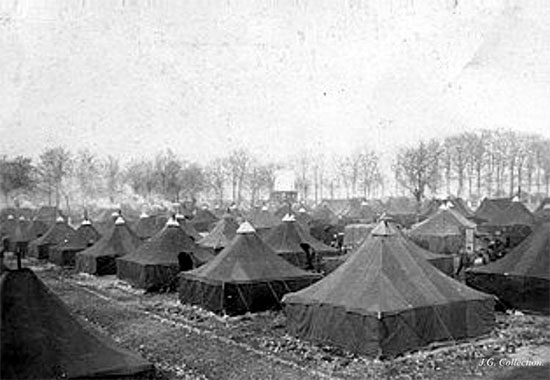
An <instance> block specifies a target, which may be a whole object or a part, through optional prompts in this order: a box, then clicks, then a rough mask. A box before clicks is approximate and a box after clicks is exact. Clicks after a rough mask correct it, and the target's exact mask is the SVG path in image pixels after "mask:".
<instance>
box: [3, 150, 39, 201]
mask: <svg viewBox="0 0 550 380" xmlns="http://www.w3.org/2000/svg"><path fill="white" fill-rule="evenodd" d="M31 162H32V161H31V159H30V158H28V157H23V156H17V157H15V158H14V159H11V160H10V159H8V158H7V157H6V156H2V157H0V191H2V193H3V194H4V197H5V200H6V205H7V204H8V203H9V199H10V195H13V194H15V193H17V192H19V191H30V190H31V189H32V188H33V186H34V178H33V173H34V167H33V166H32V163H31ZM14 202H15V200H14Z"/></svg>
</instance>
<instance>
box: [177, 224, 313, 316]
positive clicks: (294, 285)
mask: <svg viewBox="0 0 550 380" xmlns="http://www.w3.org/2000/svg"><path fill="white" fill-rule="evenodd" d="M317 279H319V275H317V274H314V273H308V272H305V271H303V270H301V269H300V268H297V267H295V266H293V265H292V264H290V263H288V262H287V261H285V260H284V259H282V258H280V257H279V256H278V255H277V254H276V253H275V252H273V250H272V249H271V248H270V247H269V246H268V245H267V244H266V243H264V242H263V241H262V240H261V239H260V238H259V237H258V235H257V234H256V231H255V230H254V228H253V227H252V226H251V225H250V224H249V223H248V222H244V223H243V224H242V225H241V226H240V227H239V230H238V232H237V235H236V236H235V238H234V239H233V240H232V241H231V243H230V244H229V245H228V246H227V247H225V248H224V249H223V250H222V251H221V252H220V253H219V254H218V255H217V256H216V257H215V258H214V259H212V261H210V262H209V263H207V264H206V265H203V266H202V267H200V268H197V269H194V270H192V271H189V272H183V273H181V274H180V284H179V297H180V301H181V302H182V303H190V304H194V305H199V306H202V307H204V308H206V309H209V310H211V311H213V312H216V313H227V314H230V315H235V314H242V313H245V312H247V311H251V312H253V311H261V310H266V309H270V308H273V307H278V306H279V302H280V299H281V297H282V296H283V294H285V293H287V292H290V291H295V290H298V289H301V288H303V287H304V286H308V285H309V284H311V283H312V282H314V281H316V280H317Z"/></svg>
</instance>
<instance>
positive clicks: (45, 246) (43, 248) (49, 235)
mask: <svg viewBox="0 0 550 380" xmlns="http://www.w3.org/2000/svg"><path fill="white" fill-rule="evenodd" d="M74 233H75V230H74V229H73V228H72V227H71V226H69V225H68V224H67V223H66V222H65V221H64V220H63V218H62V217H58V218H57V220H56V222H55V224H54V225H53V226H51V227H50V229H49V230H48V231H46V233H45V234H44V235H42V236H41V237H39V238H38V239H35V240H33V241H31V242H30V243H29V255H30V256H32V257H36V258H37V259H47V258H48V257H49V254H50V247H53V246H55V245H57V244H59V243H61V242H63V241H64V240H65V239H66V238H68V237H69V236H71V235H72V234H74Z"/></svg>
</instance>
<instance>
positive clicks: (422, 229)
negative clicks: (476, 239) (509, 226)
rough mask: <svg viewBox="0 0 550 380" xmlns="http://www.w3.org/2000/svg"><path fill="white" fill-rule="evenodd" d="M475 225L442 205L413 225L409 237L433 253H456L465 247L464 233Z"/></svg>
mask: <svg viewBox="0 0 550 380" xmlns="http://www.w3.org/2000/svg"><path fill="white" fill-rule="evenodd" d="M475 229H476V225H475V224H474V223H473V222H471V221H469V220H468V219H466V218H465V217H464V216H462V214H460V213H459V212H458V211H455V210H454V209H451V208H447V207H446V206H445V205H443V206H442V208H440V209H439V210H438V211H437V212H436V213H435V214H433V215H431V216H430V217H429V218H428V219H426V220H424V221H423V222H420V223H418V224H416V225H414V226H413V228H412V230H411V232H410V237H411V239H412V240H413V241H414V242H415V243H416V244H418V245H420V246H421V247H423V248H426V249H428V250H430V251H432V252H435V253H446V254H458V253H459V251H460V250H461V249H464V248H466V233H467V230H470V231H471V235H470V236H472V239H473V231H475Z"/></svg>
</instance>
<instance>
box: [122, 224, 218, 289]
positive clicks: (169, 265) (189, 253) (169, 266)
mask: <svg viewBox="0 0 550 380" xmlns="http://www.w3.org/2000/svg"><path fill="white" fill-rule="evenodd" d="M213 257H214V256H213V255H212V254H210V253H209V252H208V251H207V250H206V249H204V248H202V247H199V246H198V245H197V244H196V243H195V241H194V240H193V239H192V238H191V237H190V236H188V235H187V234H186V233H185V232H184V231H183V230H182V229H181V228H180V226H179V224H178V222H177V221H176V220H175V219H170V220H169V221H168V222H167V223H166V226H165V227H164V228H163V229H162V230H161V231H159V232H158V233H157V234H156V235H155V236H153V237H152V238H151V239H150V240H149V241H146V242H145V243H143V244H142V245H141V246H140V247H139V248H138V249H136V250H135V251H134V252H133V253H130V254H128V255H126V256H123V257H120V258H118V259H117V276H118V278H120V279H122V280H125V281H128V282H129V283H131V284H132V285H134V286H136V287H139V288H143V289H146V290H158V289H163V288H175V287H176V286H177V284H174V281H175V280H176V279H177V275H178V273H179V272H180V271H183V270H189V269H192V268H196V267H199V266H200V265H202V264H204V263H205V262H207V261H209V260H211V259H212V258H213Z"/></svg>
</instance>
